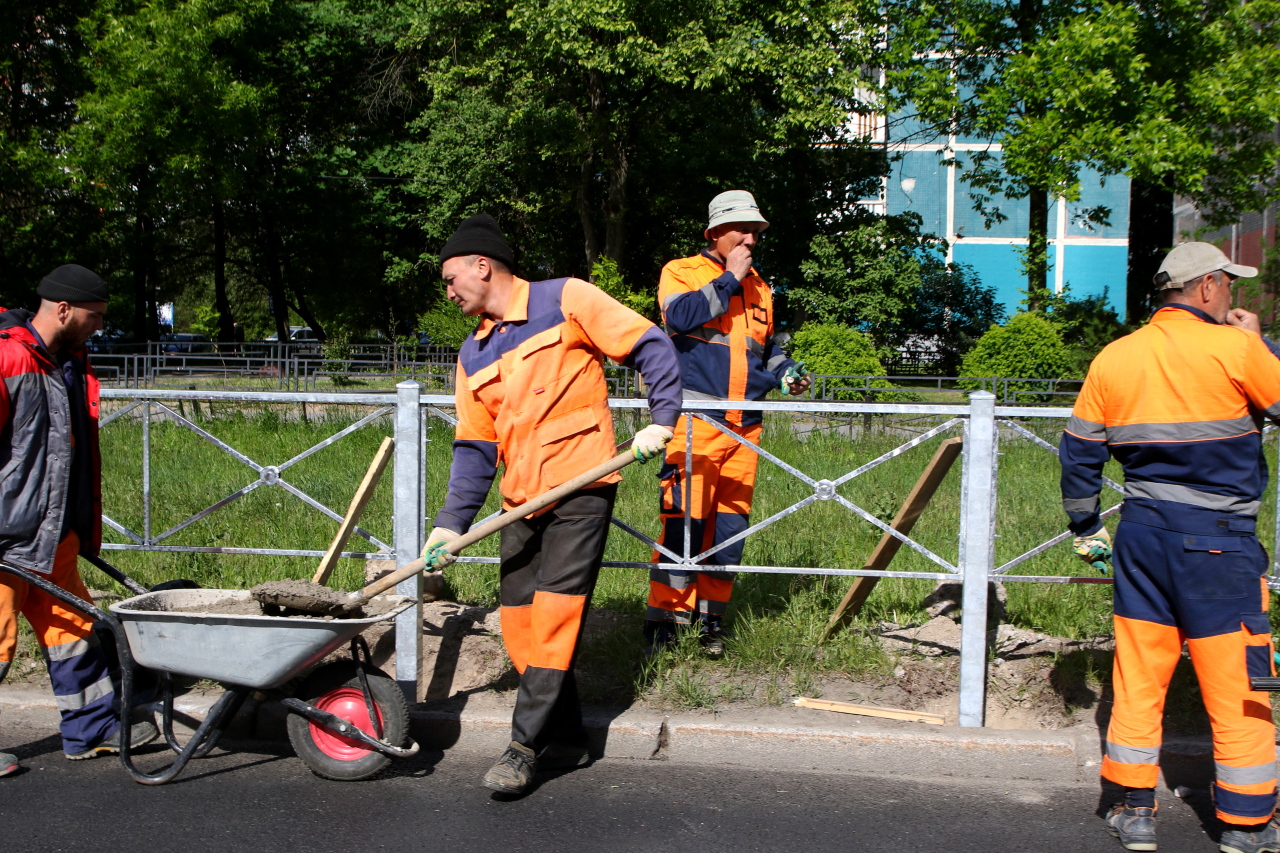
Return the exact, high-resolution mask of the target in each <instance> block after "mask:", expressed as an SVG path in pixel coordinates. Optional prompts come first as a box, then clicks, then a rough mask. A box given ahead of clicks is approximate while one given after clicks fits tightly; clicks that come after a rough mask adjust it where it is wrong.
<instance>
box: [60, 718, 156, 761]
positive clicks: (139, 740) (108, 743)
mask: <svg viewBox="0 0 1280 853" xmlns="http://www.w3.org/2000/svg"><path fill="white" fill-rule="evenodd" d="M159 736H160V732H159V730H157V729H156V724H155V723H153V722H151V721H150V720H143V721H142V722H141V723H134V724H133V726H132V727H131V728H130V729H129V748H130V749H137V748H138V747H140V746H146V745H147V744H149V743H151V741H153V740H155V739H156V738H158V737H159ZM63 754H64V755H65V756H66V757H67V758H68V759H69V760H71V761H84V760H85V759H88V758H97V757H98V756H99V755H119V754H120V730H119V729H116V730H115V731H114V732H112V733H111V734H109V735H107V738H106V740H104V741H103V742H102V743H100V744H98V745H97V746H91V747H89V748H88V749H86V750H85V751H84V752H77V753H74V754H72V753H70V752H66V753H63Z"/></svg>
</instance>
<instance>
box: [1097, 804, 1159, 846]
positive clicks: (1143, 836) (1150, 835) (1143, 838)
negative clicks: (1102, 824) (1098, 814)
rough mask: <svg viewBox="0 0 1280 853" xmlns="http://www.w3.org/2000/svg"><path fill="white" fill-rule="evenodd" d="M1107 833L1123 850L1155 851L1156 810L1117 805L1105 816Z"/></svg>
mask: <svg viewBox="0 0 1280 853" xmlns="http://www.w3.org/2000/svg"><path fill="white" fill-rule="evenodd" d="M1107 832H1110V833H1111V834H1112V835H1114V836H1115V837H1116V838H1119V839H1120V843H1121V844H1122V845H1123V846H1124V849H1125V850H1155V849H1156V810H1155V809H1154V808H1150V809H1148V808H1136V809H1131V808H1129V807H1128V806H1126V805H1124V804H1123V803H1121V804H1117V805H1115V806H1113V807H1112V809H1111V814H1109V815H1107Z"/></svg>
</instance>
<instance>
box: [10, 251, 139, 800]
mask: <svg viewBox="0 0 1280 853" xmlns="http://www.w3.org/2000/svg"><path fill="white" fill-rule="evenodd" d="M36 293H37V294H38V295H39V297H40V306H39V308H37V309H36V310H35V311H34V312H32V311H27V310H23V309H15V310H12V311H5V310H4V309H3V308H0V463H2V464H0V559H3V560H4V561H5V562H7V563H10V564H12V565H14V566H17V567H18V568H21V569H26V570H27V571H31V572H38V573H40V574H42V575H46V576H47V577H48V579H49V580H50V581H51V582H52V583H54V584H56V585H57V586H59V587H61V588H62V589H65V590H66V591H67V592H70V593H71V594H73V595H75V596H77V597H79V598H81V599H83V600H85V601H89V600H90V598H89V592H88V590H86V589H85V585H84V581H83V580H82V579H81V578H80V573H79V571H78V569H77V565H76V558H77V557H78V556H79V555H81V554H84V555H86V556H95V555H97V553H98V548H99V546H100V545H101V542H102V488H101V480H102V477H101V460H100V458H99V456H98V379H97V377H96V376H95V375H94V373H93V368H92V367H90V366H89V357H88V355H87V353H86V352H85V349H84V344H85V341H87V340H88V339H89V337H90V336H91V335H92V334H93V333H94V332H96V331H98V330H99V329H101V328H102V315H103V314H104V313H105V312H106V310H107V296H108V288H107V283H106V282H105V281H103V280H102V279H101V278H99V277H98V275H97V274H96V273H94V272H92V271H90V270H87V269H85V268H84V267H82V266H78V265H76V264H66V265H64V266H61V267H58V268H57V269H56V270H54V271H53V272H51V273H49V275H47V276H45V278H44V279H43V280H41V282H40V285H39V287H37V288H36ZM19 613H21V614H22V615H24V616H26V618H27V621H28V622H29V623H30V624H31V628H32V630H33V631H34V632H35V635H36V641H37V642H38V643H39V645H40V647H41V650H42V651H43V652H44V657H45V661H46V662H47V664H48V667H49V680H50V682H51V686H52V688H53V693H54V698H55V699H56V700H57V704H58V710H59V712H60V713H61V715H62V721H61V731H62V750H63V753H64V754H65V755H66V757H67V758H70V759H83V758H94V757H96V756H99V755H107V754H113V753H117V752H119V751H120V738H119V731H118V730H119V724H120V717H119V714H118V712H117V711H116V709H115V707H114V706H115V692H114V690H113V688H112V684H111V678H110V676H109V674H108V671H107V661H106V658H105V657H104V655H103V653H102V649H101V648H100V647H99V646H98V643H97V639H96V637H95V635H94V633H93V622H92V621H91V620H89V619H87V618H85V617H84V616H81V615H80V614H78V613H76V612H74V611H72V610H70V609H69V608H67V607H65V606H63V605H62V604H61V603H60V602H58V601H57V600H56V599H54V598H53V596H51V595H49V594H47V593H45V592H43V591H41V590H39V589H36V588H34V587H32V586H30V585H29V584H28V583H26V582H25V581H23V580H21V579H20V578H18V577H16V576H14V575H10V574H5V573H0V680H3V679H4V676H5V675H6V674H7V673H8V671H9V666H10V664H11V663H12V662H13V656H14V650H15V647H16V644H17V639H18V614H19ZM157 734H158V732H157V731H156V728H155V726H154V725H153V724H151V723H150V722H142V723H138V724H136V725H135V726H134V729H133V732H132V734H131V738H132V740H131V742H132V744H133V745H134V746H141V745H143V744H145V743H147V742H149V741H151V740H154V739H155V737H156V736H157ZM18 769H19V767H18V760H17V758H16V757H15V756H14V755H12V754H11V753H0V776H8V775H10V774H12V773H15V772H17V770H18Z"/></svg>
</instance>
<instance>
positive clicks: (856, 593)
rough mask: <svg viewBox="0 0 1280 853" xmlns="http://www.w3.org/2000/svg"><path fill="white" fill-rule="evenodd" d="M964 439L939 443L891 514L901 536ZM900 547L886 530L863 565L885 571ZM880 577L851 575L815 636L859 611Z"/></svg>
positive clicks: (828, 632) (831, 630)
mask: <svg viewBox="0 0 1280 853" xmlns="http://www.w3.org/2000/svg"><path fill="white" fill-rule="evenodd" d="M963 442H964V439H962V438H948V439H946V440H945V441H943V442H942V444H941V445H939V447H938V449H937V451H936V452H935V453H934V454H933V458H932V459H930V460H929V464H928V465H926V466H925V469H924V473H922V474H921V475H920V479H919V480H917V481H916V485H915V487H914V488H913V489H912V490H911V494H909V495H907V499H906V501H905V502H903V504H902V508H901V509H899V510H898V514H897V515H896V516H894V519H893V523H892V524H890V525H889V526H890V527H892V528H893V529H894V530H896V531H898V532H899V533H901V534H902V535H903V536H906V535H907V534H909V533H910V532H911V528H912V527H914V526H915V523H916V519H918V518H919V517H920V513H922V512H924V508H925V507H926V506H928V505H929V501H930V500H932V498H933V494H934V492H936V491H937V490H938V486H940V485H942V479H943V478H944V477H946V476H947V472H948V471H950V470H951V465H952V464H953V463H954V462H955V461H956V457H957V456H959V455H960V450H961V448H962V447H963ZM901 547H902V540H901V539H898V538H897V537H896V536H894V535H893V534H891V533H885V534H884V535H883V536H881V537H880V541H879V542H878V543H877V544H876V547H875V550H874V551H872V552H871V557H870V559H868V560H867V564H866V565H865V566H863V568H864V569H866V570H868V571H876V572H882V571H884V570H885V569H887V568H888V567H889V562H890V561H891V560H892V559H893V557H894V555H895V554H897V553H898V549H899V548H901ZM879 580H880V578H875V577H871V578H854V581H853V584H852V585H851V586H850V587H849V591H848V592H847V593H845V596H844V599H843V600H841V602H840V605H839V606H838V607H837V608H836V611H835V613H833V614H831V621H829V622H827V627H826V628H824V629H823V631H822V636H821V637H820V638H819V639H818V642H820V643H821V642H825V641H826V639H827V638H828V637H830V636H831V635H832V634H833V633H835V631H836V629H837V628H839V627H841V626H843V625H847V624H848V623H849V620H850V619H852V618H853V617H854V616H856V615H857V613H858V611H859V610H861V609H862V605H863V604H865V603H866V601H867V596H869V595H870V594H871V590H873V589H875V588H876V583H877V582H878V581H879Z"/></svg>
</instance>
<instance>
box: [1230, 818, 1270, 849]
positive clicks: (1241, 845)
mask: <svg viewBox="0 0 1280 853" xmlns="http://www.w3.org/2000/svg"><path fill="white" fill-rule="evenodd" d="M1218 849H1219V850H1221V851H1222V853H1280V826H1277V825H1276V822H1275V819H1274V818H1273V819H1272V820H1271V822H1270V823H1268V824H1267V825H1266V826H1264V827H1263V828H1262V829H1258V830H1254V831H1253V832H1246V831H1245V830H1243V829H1228V830H1227V831H1226V832H1224V833H1222V838H1220V839H1219V840H1218Z"/></svg>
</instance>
